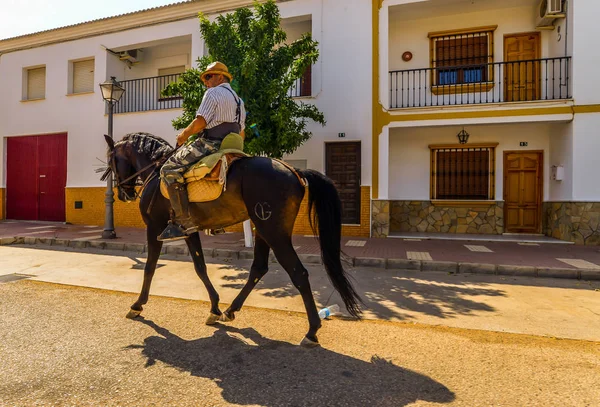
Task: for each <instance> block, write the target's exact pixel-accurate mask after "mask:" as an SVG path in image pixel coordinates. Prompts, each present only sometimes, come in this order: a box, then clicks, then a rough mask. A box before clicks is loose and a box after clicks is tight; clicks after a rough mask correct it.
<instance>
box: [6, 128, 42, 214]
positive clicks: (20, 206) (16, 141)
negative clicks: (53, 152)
mask: <svg viewBox="0 0 600 407" xmlns="http://www.w3.org/2000/svg"><path fill="white" fill-rule="evenodd" d="M6 147H7V148H6V218H7V219H20V220H38V195H39V194H38V182H37V137H35V136H32V137H9V138H8V139H7V142H6Z"/></svg>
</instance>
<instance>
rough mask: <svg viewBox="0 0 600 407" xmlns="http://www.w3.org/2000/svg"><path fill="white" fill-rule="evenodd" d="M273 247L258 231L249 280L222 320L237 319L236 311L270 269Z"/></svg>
mask: <svg viewBox="0 0 600 407" xmlns="http://www.w3.org/2000/svg"><path fill="white" fill-rule="evenodd" d="M270 249H271V248H270V247H269V245H268V244H267V242H265V240H264V239H263V238H262V237H261V236H260V235H259V234H258V233H257V234H256V239H255V242H254V261H253V262H252V266H250V275H249V276H248V281H247V282H246V284H245V285H244V287H243V288H242V291H240V293H239V294H238V295H237V297H235V299H234V300H233V302H232V303H231V305H230V306H229V308H227V310H226V311H225V312H224V313H223V316H222V317H221V321H223V322H229V321H233V320H234V319H235V312H237V311H239V310H240V309H241V308H242V305H244V302H245V301H246V298H248V295H250V292H252V289H254V287H255V286H256V284H258V282H259V281H260V279H261V278H263V276H264V275H265V274H267V271H269V250H270Z"/></svg>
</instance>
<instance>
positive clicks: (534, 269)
mask: <svg viewBox="0 0 600 407" xmlns="http://www.w3.org/2000/svg"><path fill="white" fill-rule="evenodd" d="M116 232H117V236H118V238H117V239H113V240H109V241H105V240H103V239H101V234H102V227H97V226H81V225H66V224H63V223H50V222H25V221H2V222H0V243H1V244H12V243H26V244H44V245H51V244H54V245H63V246H64V245H68V246H72V247H79V248H84V247H87V246H91V247H95V248H110V249H119V250H133V251H138V252H141V251H142V250H143V244H144V243H145V240H146V239H145V230H144V229H138V228H124V227H118V228H116ZM448 237H450V236H448ZM15 238H18V239H16V240H15ZM433 238H434V239H429V238H427V235H416V234H414V235H411V236H404V237H397V238H387V239H376V238H357V237H345V238H343V239H342V250H343V251H344V253H345V254H346V255H347V256H348V257H349V258H350V259H351V261H352V262H353V264H354V266H356V267H361V266H363V267H367V266H369V267H386V268H402V269H415V270H423V271H427V270H435V271H448V272H477V273H488V274H489V273H491V274H511V275H528V276H539V277H563V278H582V279H600V247H598V246H577V245H572V244H564V242H560V241H553V240H552V239H549V238H545V237H542V238H538V239H526V240H524V239H523V238H519V237H514V239H515V241H512V242H511V241H497V239H498V237H490V239H487V240H492V241H486V239H484V240H480V239H481V236H478V237H473V238H477V239H478V240H441V239H438V238H439V236H433ZM459 238H461V237H459ZM462 238H465V239H468V238H470V237H469V236H466V237H465V236H463V237H462ZM502 238H503V239H510V238H511V237H510V236H502ZM201 240H202V245H203V249H204V252H205V254H208V255H209V256H210V255H212V256H215V257H222V256H227V257H236V258H237V257H239V258H251V256H252V254H251V253H252V249H251V248H246V247H244V239H243V235H242V234H241V233H227V234H225V235H218V236H206V235H204V234H201ZM494 240H496V241H494ZM532 241H533V242H532ZM536 241H537V242H536ZM103 242H109V243H108V244H107V245H104V244H103ZM559 243H560V244H559ZM293 244H294V247H295V248H296V250H297V252H298V254H299V255H300V257H301V259H302V260H303V261H305V262H311V263H315V262H319V261H320V250H319V244H318V241H317V240H316V239H315V238H314V237H312V236H294V237H293ZM171 248H172V249H171ZM215 249H216V250H215ZM165 250H166V251H171V250H172V251H173V252H174V253H181V254H184V253H185V252H186V250H187V248H185V245H184V244H183V243H182V242H174V243H171V244H168V245H167V248H165Z"/></svg>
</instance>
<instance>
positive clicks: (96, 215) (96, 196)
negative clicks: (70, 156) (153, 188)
mask: <svg viewBox="0 0 600 407" xmlns="http://www.w3.org/2000/svg"><path fill="white" fill-rule="evenodd" d="M105 192H106V188H102V187H100V188H66V189H65V201H66V212H67V213H66V221H67V222H68V223H72V224H75V225H98V226H102V225H104V193H105ZM114 192H115V203H114V209H113V210H114V222H115V226H129V227H140V228H141V227H145V225H144V222H143V221H142V216H141V215H140V209H139V206H138V205H139V201H136V202H132V203H124V202H121V201H119V200H118V199H117V198H116V196H117V191H116V190H115V191H114ZM76 201H81V202H82V206H83V207H82V208H81V209H75V202H76Z"/></svg>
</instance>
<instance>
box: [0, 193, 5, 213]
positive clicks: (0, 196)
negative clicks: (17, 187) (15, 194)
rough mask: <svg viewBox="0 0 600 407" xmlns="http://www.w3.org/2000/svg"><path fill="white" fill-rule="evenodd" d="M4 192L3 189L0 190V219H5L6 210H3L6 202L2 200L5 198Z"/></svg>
mask: <svg viewBox="0 0 600 407" xmlns="http://www.w3.org/2000/svg"><path fill="white" fill-rule="evenodd" d="M5 191H6V189H5V188H0V219H5V218H6V210H5V209H4V208H6V200H5V199H4V197H5V196H6V193H5Z"/></svg>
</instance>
